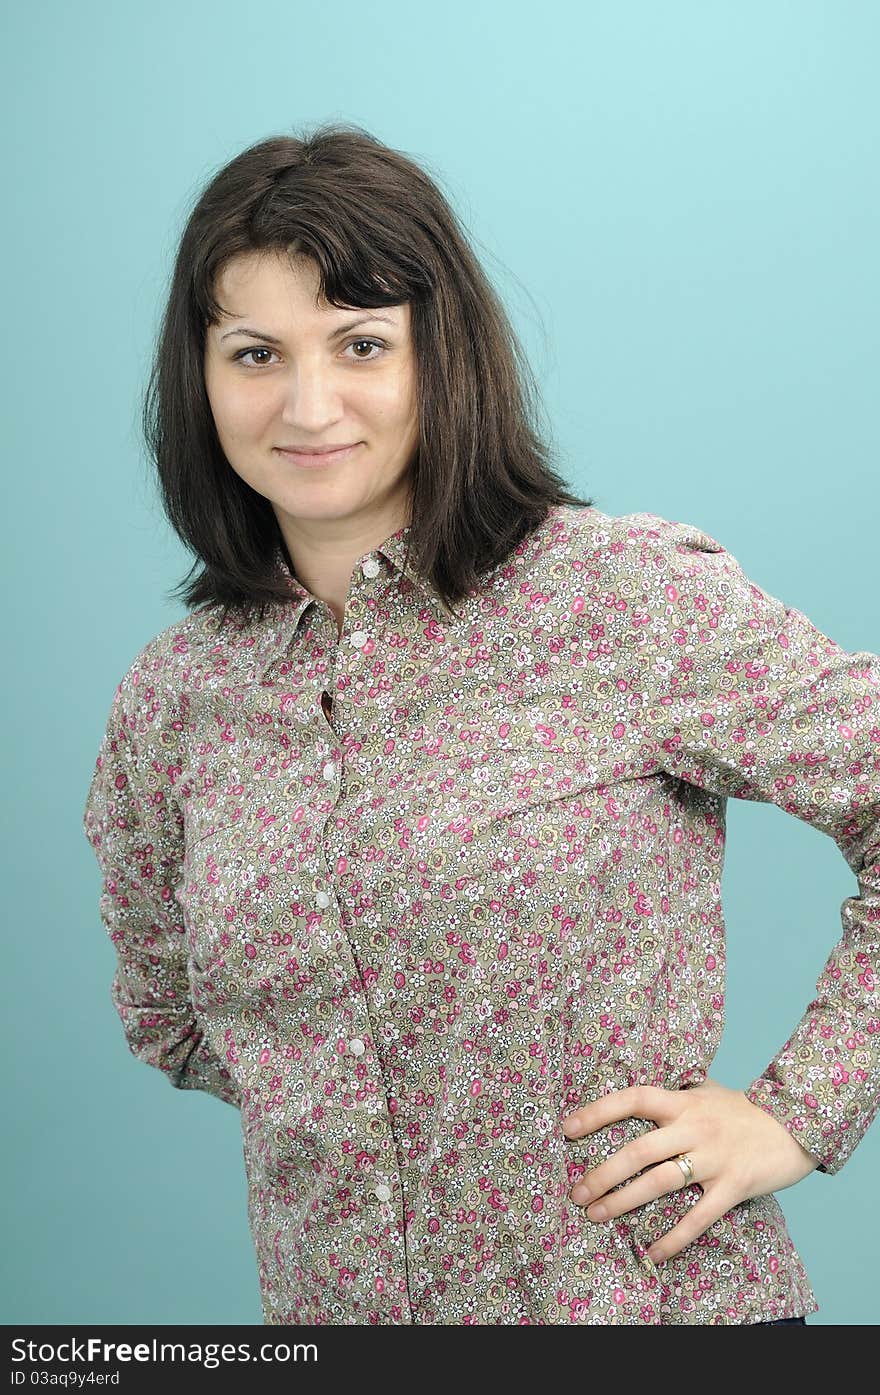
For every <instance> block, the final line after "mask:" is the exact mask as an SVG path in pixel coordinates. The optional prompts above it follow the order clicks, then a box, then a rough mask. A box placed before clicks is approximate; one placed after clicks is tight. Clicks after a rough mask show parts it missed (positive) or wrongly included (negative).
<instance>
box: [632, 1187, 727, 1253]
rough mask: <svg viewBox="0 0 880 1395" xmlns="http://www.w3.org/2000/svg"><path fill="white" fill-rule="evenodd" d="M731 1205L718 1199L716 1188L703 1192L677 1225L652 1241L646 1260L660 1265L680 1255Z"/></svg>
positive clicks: (725, 1197) (723, 1199)
mask: <svg viewBox="0 0 880 1395" xmlns="http://www.w3.org/2000/svg"><path fill="white" fill-rule="evenodd" d="M731 1205H732V1203H731V1201H730V1199H729V1197H727V1196H724V1197H723V1198H719V1196H718V1189H717V1188H713V1189H712V1190H711V1191H709V1192H704V1193H703V1195H702V1196H701V1197H700V1199H699V1201H698V1202H696V1203H695V1204H694V1205H693V1206H692V1207H691V1209H690V1211H688V1213H687V1215H686V1216H684V1217H683V1218H682V1220H680V1221H679V1223H678V1225H675V1226H673V1227H672V1229H671V1230H670V1231H667V1233H666V1234H665V1235H663V1236H661V1237H660V1239H659V1240H655V1241H654V1244H653V1245H652V1246H651V1248H650V1249H649V1250H648V1251H647V1255H648V1258H649V1259H651V1260H653V1262H654V1263H655V1264H662V1263H663V1261H664V1260H665V1259H671V1258H672V1256H673V1255H677V1254H680V1253H681V1251H682V1250H684V1249H686V1248H687V1246H688V1245H690V1244H692V1243H693V1241H694V1240H696V1239H698V1237H699V1236H701V1235H704V1234H705V1232H706V1231H707V1230H708V1229H709V1227H710V1225H714V1224H715V1222H716V1221H717V1220H719V1219H720V1217H721V1216H723V1215H724V1214H725V1212H726V1211H728V1210H729V1209H730V1206H731Z"/></svg>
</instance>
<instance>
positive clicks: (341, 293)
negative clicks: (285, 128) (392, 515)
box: [143, 123, 593, 623]
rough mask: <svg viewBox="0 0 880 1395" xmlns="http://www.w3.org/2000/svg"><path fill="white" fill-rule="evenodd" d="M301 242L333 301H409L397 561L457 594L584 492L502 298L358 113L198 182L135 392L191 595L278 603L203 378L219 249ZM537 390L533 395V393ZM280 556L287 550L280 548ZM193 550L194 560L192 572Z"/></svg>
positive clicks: (184, 590)
mask: <svg viewBox="0 0 880 1395" xmlns="http://www.w3.org/2000/svg"><path fill="white" fill-rule="evenodd" d="M255 252H256V253H265V252H275V253H279V254H281V255H282V256H284V255H287V256H290V257H291V258H294V257H296V256H297V255H298V254H300V255H301V254H303V253H305V254H306V255H308V256H310V257H311V258H313V259H314V262H315V263H316V264H317V268H318V272H319V276H320V285H319V295H320V297H321V298H322V299H323V300H324V301H325V302H326V303H329V304H331V305H334V306H338V307H340V308H345V309H348V308H351V307H357V308H359V309H360V308H364V309H367V308H370V309H378V308H379V307H382V306H387V305H396V304H400V303H402V302H404V301H407V302H409V303H410V310H411V319H410V323H411V333H412V337H413V348H414V356H415V363H416V380H417V388H416V391H417V401H418V423H419V439H418V446H417V449H416V451H415V453H414V457H413V461H412V463H411V467H410V472H409V488H410V499H411V519H410V520H409V523H410V528H409V533H408V538H407V541H408V552H407V557H406V561H405V565H407V564H409V565H411V566H412V567H413V568H414V569H415V570H416V571H417V572H418V573H419V574H420V575H421V576H423V577H427V578H430V580H431V581H432V583H433V585H434V586H435V588H436V590H437V591H438V592H439V594H440V596H441V597H442V599H443V600H444V602H445V603H446V605H447V606H449V607H450V608H452V607H454V605H455V603H456V602H458V601H460V600H461V599H462V598H463V597H464V596H465V595H466V594H467V593H468V592H469V591H470V590H471V589H472V588H474V587H476V586H478V585H479V577H480V574H481V573H483V572H485V571H488V570H491V569H492V568H493V567H495V566H497V565H498V564H499V563H500V562H502V561H503V560H504V559H505V558H506V557H507V556H508V554H509V553H510V552H511V551H512V550H513V548H514V547H515V546H516V545H517V544H518V543H519V542H520V541H521V540H522V539H523V538H524V537H525V536H526V535H527V534H528V533H529V532H531V530H532V529H533V528H535V527H537V526H538V525H539V524H540V523H541V522H543V521H544V519H545V518H546V517H547V514H548V513H549V511H550V509H551V508H552V507H553V506H554V505H556V504H572V505H576V506H579V507H582V508H589V507H590V506H591V505H592V503H593V501H592V500H591V499H580V498H579V497H577V496H576V495H574V494H571V493H569V491H568V489H567V488H566V485H565V481H564V480H563V479H562V478H561V477H560V476H559V475H558V474H556V473H555V472H554V470H553V469H552V468H551V463H550V459H551V455H550V449H549V448H548V446H547V445H546V444H545V443H544V441H543V440H542V438H541V435H540V432H539V428H538V425H537V422H536V405H535V404H536V402H538V403H539V396H538V390H537V387H536V384H535V380H534V377H533V375H532V373H531V370H530V368H529V366H528V363H527V360H526V357H525V354H524V352H523V350H522V348H521V346H520V344H519V342H518V340H517V338H516V335H515V333H514V331H513V328H512V326H511V324H510V323H509V321H508V318H507V315H506V313H505V311H504V308H503V306H502V304H501V301H500V299H499V297H498V296H497V294H496V292H495V291H494V289H493V288H492V286H491V285H490V283H489V281H488V279H487V277H486V275H485V273H484V271H483V270H482V268H481V266H480V264H479V262H478V260H477V258H476V256H475V254H474V252H473V251H472V250H471V248H470V246H469V245H468V242H467V239H466V237H465V235H464V232H463V231H462V228H461V226H460V225H459V222H458V220H457V218H456V216H455V214H454V213H453V211H452V209H451V208H450V206H449V204H448V203H447V201H446V199H445V198H444V197H443V195H442V194H441V192H440V190H439V189H438V187H437V186H436V185H435V184H434V183H433V182H432V180H431V179H430V178H429V176H428V175H427V174H426V173H425V172H424V171H423V170H422V169H421V168H420V167H419V166H418V165H417V164H416V163H415V162H414V161H413V160H411V159H409V158H407V157H406V156H405V155H403V154H401V153H400V152H399V151H396V150H392V149H390V148H389V147H388V146H386V145H383V144H382V143H381V142H380V141H379V140H377V139H376V138H375V137H373V136H372V135H370V134H369V133H368V132H366V131H365V130H363V129H362V128H361V127H359V126H351V125H348V124H344V125H341V124H338V123H333V124H331V125H324V126H320V127H318V128H316V129H315V130H314V132H313V133H312V134H306V135H305V136H303V138H301V139H300V138H297V137H293V136H274V137H271V138H269V139H267V140H263V141H260V142H258V143H257V144H255V145H252V146H250V147H248V148H247V149H245V150H243V151H242V152H241V153H240V154H239V155H237V156H235V158H234V159H232V160H231V161H230V162H229V163H228V164H226V165H224V166H223V167H222V168H221V169H220V171H219V172H218V173H217V174H215V175H214V176H213V178H212V179H211V180H210V182H209V183H208V184H207V185H206V186H205V187H204V189H203V190H202V191H201V193H200V194H199V196H198V198H197V201H196V203H195V205H194V207H193V209H192V212H191V213H190V215H189V218H188V220H187V222H186V225H185V228H184V231H183V234H182V237H181V239H180V244H179V248H178V251H177V254H176V259H175V264H174V269H173V273H172V279H171V287H170V291H169V294H168V299H167V302H166V305H165V309H164V314H163V319H162V322H161V325H160V329H159V333H158V336H157V341H156V345H155V350H154V357H153V362H152V368H151V372H150V378H149V383H148V386H147V389H146V394H145V398H144V404H143V429H144V435H145V438H146V442H147V447H148V450H149V454H150V457H151V458H152V460H153V462H154V464H155V466H156V470H157V472H158V479H159V488H160V495H161V502H162V507H163V509H164V511H165V514H166V516H167V517H168V520H169V522H170V523H171V526H172V527H173V529H174V531H175V532H176V533H177V535H178V537H179V538H180V539H181V541H182V542H183V543H184V545H185V546H186V547H187V548H188V550H190V551H192V552H194V553H195V554H196V557H197V559H198V560H197V561H196V562H194V563H193V565H192V567H191V568H190V571H189V575H188V576H187V577H186V578H185V579H184V580H183V581H182V582H180V583H179V584H178V585H177V586H176V587H174V588H172V590H171V591H169V592H168V595H169V597H175V598H179V599H181V600H183V601H184V603H185V604H186V605H187V606H188V607H190V608H193V607H196V606H202V605H209V606H210V605H222V606H223V607H224V612H223V622H221V623H224V622H225V620H226V617H227V615H228V613H229V611H230V609H231V608H241V609H243V610H250V609H252V608H255V607H256V608H257V609H258V611H259V615H260V618H261V619H262V618H263V615H264V613H265V609H266V607H267V606H272V605H274V604H275V603H278V602H288V603H289V601H290V591H289V589H288V588H287V586H286V585H285V583H284V578H283V577H282V576H281V575H280V574H279V573H278V571H277V568H276V565H275V562H274V560H273V555H274V553H275V550H276V548H277V547H278V546H281V547H282V549H284V544H283V538H282V535H281V530H280V527H279V524H278V520H277V518H276V516H275V513H274V511H273V509H272V506H271V503H270V502H269V500H268V499H266V498H264V497H263V496H262V495H261V494H259V493H257V491H256V490H254V489H252V488H251V486H250V485H249V484H247V483H246V482H245V481H244V480H242V479H241V477H240V476H239V475H238V474H237V473H236V472H235V470H233V469H232V468H231V466H230V465H229V462H228V461H227V459H226V457H225V455H224V453H223V450H222V448H221V446H220V442H219V439H218V436H217V432H216V428H215V424H214V419H213V414H212V412H211V408H210V403H209V401H208V396H207V391H206V388H205V381H204V351H205V335H206V329H207V327H208V325H210V324H217V323H219V322H220V320H221V318H222V316H223V314H224V307H223V306H221V305H220V304H219V302H218V301H217V300H216V299H215V295H214V290H215V289H216V287H217V278H218V277H219V276H220V274H221V272H222V270H223V268H224V266H225V264H226V263H227V262H228V261H229V260H230V259H231V258H233V257H236V256H238V255H240V254H247V253H255ZM539 405H540V404H539ZM282 555H284V551H283V552H282ZM199 563H201V569H200V571H199V573H198V575H197V576H196V577H195V579H194V580H192V579H191V578H192V573H193V571H194V570H195V569H196V567H198V566H199Z"/></svg>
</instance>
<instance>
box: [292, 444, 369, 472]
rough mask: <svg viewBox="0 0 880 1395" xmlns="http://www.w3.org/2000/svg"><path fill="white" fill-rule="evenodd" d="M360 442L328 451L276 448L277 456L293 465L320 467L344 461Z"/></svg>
mask: <svg viewBox="0 0 880 1395" xmlns="http://www.w3.org/2000/svg"><path fill="white" fill-rule="evenodd" d="M360 444H361V442H360V441H356V442H355V444H354V445H352V446H340V447H339V448H337V449H334V450H330V451H320V452H318V453H317V454H316V453H315V452H314V451H296V450H285V449H284V447H283V446H276V447H275V449H276V450H277V451H278V454H279V455H283V456H285V457H286V459H287V460H292V461H293V463H294V464H295V465H305V466H306V467H307V468H315V467H320V466H321V465H332V464H334V463H335V462H336V461H338V460H344V459H345V458H346V456H349V455H351V454H352V452H353V451H356V450H357V448H358V446H359V445H360Z"/></svg>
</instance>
